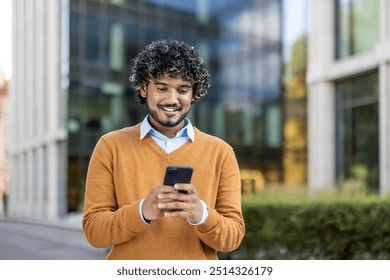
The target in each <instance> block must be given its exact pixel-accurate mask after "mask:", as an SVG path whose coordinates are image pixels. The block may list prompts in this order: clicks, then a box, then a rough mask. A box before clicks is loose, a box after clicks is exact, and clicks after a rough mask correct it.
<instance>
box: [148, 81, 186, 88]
mask: <svg viewBox="0 0 390 280" xmlns="http://www.w3.org/2000/svg"><path fill="white" fill-rule="evenodd" d="M153 83H154V84H155V85H160V86H168V84H167V83H164V82H161V81H153ZM179 87H184V88H192V85H191V84H190V83H186V84H181V85H179Z"/></svg>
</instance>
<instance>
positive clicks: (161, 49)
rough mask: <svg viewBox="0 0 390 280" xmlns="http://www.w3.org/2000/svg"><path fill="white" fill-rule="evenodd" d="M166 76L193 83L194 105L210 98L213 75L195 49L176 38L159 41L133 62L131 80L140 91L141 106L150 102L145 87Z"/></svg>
mask: <svg viewBox="0 0 390 280" xmlns="http://www.w3.org/2000/svg"><path fill="white" fill-rule="evenodd" d="M165 74H167V75H169V76H170V77H171V78H181V79H183V80H185V81H186V82H189V83H191V84H192V88H193V101H192V103H194V102H196V101H198V100H199V99H200V98H201V97H202V96H204V95H206V93H207V89H208V88H209V87H210V85H211V75H210V74H209V71H208V68H207V66H206V64H205V62H204V61H203V59H202V58H201V57H200V56H199V54H198V52H197V50H196V49H195V47H193V46H189V45H187V44H186V43H184V42H179V41H177V40H173V39H169V40H161V41H155V42H152V43H151V44H149V45H147V46H146V47H145V49H144V50H143V51H141V52H140V53H139V54H138V55H137V56H136V57H135V58H134V59H133V61H132V67H131V75H130V78H129V80H130V82H131V83H132V85H133V87H134V88H135V89H136V90H137V91H138V98H139V100H140V102H141V104H144V103H145V102H146V98H144V97H142V96H141V94H140V89H141V87H142V86H143V85H146V84H148V83H149V82H150V81H151V80H154V79H159V78H161V77H162V76H163V75H165Z"/></svg>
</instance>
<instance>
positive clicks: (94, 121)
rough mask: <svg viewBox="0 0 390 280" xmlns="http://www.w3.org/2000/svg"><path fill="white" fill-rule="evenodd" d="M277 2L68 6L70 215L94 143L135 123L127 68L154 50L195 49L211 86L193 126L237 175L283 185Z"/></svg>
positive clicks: (137, 0)
mask: <svg viewBox="0 0 390 280" xmlns="http://www.w3.org/2000/svg"><path fill="white" fill-rule="evenodd" d="M281 22H282V1H281V0H268V1H252V0H244V1H243V0H229V1H225V0H216V1H206V0H197V1H174V0H144V1H142V0H127V1H125V0H115V1H114V0H111V1H103V0H101V1H97V0H81V1H79V0H77V1H76V0H72V1H70V86H69V103H68V104H69V108H68V111H69V112H68V113H69V114H68V129H69V145H68V151H69V158H68V162H69V174H68V180H69V182H68V194H69V210H70V211H77V210H80V207H81V206H82V203H81V199H82V196H83V193H84V182H85V174H86V169H87V166H88V160H89V156H90V155H91V153H92V149H93V148H94V146H95V144H96V142H97V140H98V138H99V137H100V135H102V134H104V133H106V132H108V131H111V130H114V129H118V128H121V127H124V126H130V125H134V124H136V123H138V122H140V121H142V119H143V117H144V115H145V110H144V107H143V106H142V105H140V104H139V103H138V99H137V97H136V92H135V91H134V90H133V89H132V88H131V87H130V85H129V81H128V77H129V69H130V61H131V59H132V58H133V57H135V56H136V54H137V53H138V52H139V51H140V50H142V49H143V48H144V47H145V45H147V44H149V43H150V42H151V41H153V40H158V39H163V38H175V39H178V40H183V41H186V42H188V43H189V44H192V45H195V46H197V47H198V49H199V51H200V53H201V55H202V57H203V58H204V59H205V60H206V61H207V64H208V65H209V67H210V70H211V73H212V78H213V86H212V87H211V89H210V91H209V93H208V95H207V96H206V97H205V98H204V99H202V100H201V101H200V102H198V103H197V104H195V106H193V108H192V111H191V113H190V115H189V117H190V119H191V121H192V122H193V123H194V125H195V126H197V127H198V128H200V129H201V130H203V131H205V132H208V133H210V134H213V135H216V136H218V137H221V138H223V139H224V140H226V141H227V142H229V143H230V144H231V145H232V146H233V147H234V149H235V151H236V154H237V157H238V160H239V164H240V167H241V168H242V169H248V170H259V171H260V172H261V173H262V174H263V176H264V178H265V181H266V182H280V181H281V180H282V168H283V164H282V149H283V145H282V138H283V137H282V130H283V107H282V86H281V82H280V81H281V75H282V70H283V58H282V24H281Z"/></svg>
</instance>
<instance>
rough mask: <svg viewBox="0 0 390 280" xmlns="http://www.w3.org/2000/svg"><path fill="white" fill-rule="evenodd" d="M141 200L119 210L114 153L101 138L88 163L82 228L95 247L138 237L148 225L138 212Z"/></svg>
mask: <svg viewBox="0 0 390 280" xmlns="http://www.w3.org/2000/svg"><path fill="white" fill-rule="evenodd" d="M139 203H140V201H136V202H133V203H132V204H129V205H126V206H123V207H121V208H119V209H118V205H117V201H116V195H115V187H114V179H113V154H112V151H111V149H110V147H109V146H108V144H107V143H106V142H105V140H104V138H101V139H100V140H99V141H98V143H97V144H96V147H95V150H94V152H93V154H92V156H91V159H90V163H89V166H88V172H87V179H86V190H85V202H84V215H83V220H82V224H83V230H84V233H85V236H86V239H87V240H88V242H89V243H90V244H91V245H92V246H94V247H107V246H112V245H115V244H119V243H122V242H125V241H128V240H130V239H132V238H133V237H135V236H137V235H138V234H140V233H141V232H143V231H144V230H146V229H147V228H148V227H149V226H148V225H147V224H145V223H144V222H143V221H142V218H141V217H140V214H139Z"/></svg>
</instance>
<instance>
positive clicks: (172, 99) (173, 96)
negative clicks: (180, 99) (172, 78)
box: [165, 89, 179, 104]
mask: <svg viewBox="0 0 390 280" xmlns="http://www.w3.org/2000/svg"><path fill="white" fill-rule="evenodd" d="M178 94H179V93H178V92H177V90H175V89H171V90H168V91H167V94H166V96H165V101H166V102H167V103H169V104H176V103H177V96H178Z"/></svg>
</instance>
